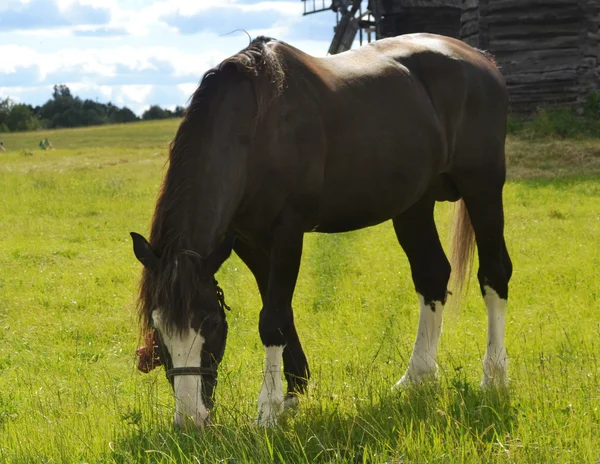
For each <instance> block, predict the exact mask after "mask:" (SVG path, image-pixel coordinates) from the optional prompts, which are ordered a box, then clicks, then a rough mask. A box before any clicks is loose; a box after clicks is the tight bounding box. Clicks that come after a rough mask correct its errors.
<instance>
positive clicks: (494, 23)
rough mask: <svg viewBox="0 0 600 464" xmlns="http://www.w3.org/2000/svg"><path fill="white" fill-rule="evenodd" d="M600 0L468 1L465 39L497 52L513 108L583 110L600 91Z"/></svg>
mask: <svg viewBox="0 0 600 464" xmlns="http://www.w3.org/2000/svg"><path fill="white" fill-rule="evenodd" d="M599 25H600V0H463V9H462V17H461V26H460V37H461V38H462V39H463V40H464V41H465V42H467V43H469V44H470V45H473V46H475V47H478V48H481V49H484V50H487V51H489V52H490V53H492V54H493V55H494V56H495V58H496V61H497V63H498V65H499V66H500V68H501V70H502V72H503V74H504V76H505V78H506V83H507V86H508V89H509V94H510V99H511V109H512V111H515V112H521V113H530V112H532V111H534V110H535V109H536V108H537V107H539V106H572V107H576V108H582V107H583V105H584V103H585V101H586V99H587V97H588V95H589V94H590V92H592V91H597V92H598V91H600V68H599V64H600V63H599V57H600V37H599Z"/></svg>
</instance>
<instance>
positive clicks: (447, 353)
mask: <svg viewBox="0 0 600 464" xmlns="http://www.w3.org/2000/svg"><path fill="white" fill-rule="evenodd" d="M176 125H177V122H176V121H166V122H157V123H139V124H131V125H124V126H112V127H99V128H90V129H77V130H65V131H49V132H47V135H48V136H49V137H50V140H51V141H52V143H53V144H54V146H55V147H57V148H58V149H57V150H56V151H53V152H42V151H40V150H39V149H37V148H35V147H37V142H38V141H39V139H40V138H41V137H42V135H46V134H8V135H4V134H3V141H4V144H5V146H6V147H7V148H8V149H10V150H12V151H11V152H10V153H0V462H3V463H4V462H6V463H13V462H15V463H21V462H23V463H25V462H51V463H70V462H90V463H92V462H94V463H95V462H118V463H124V462H165V463H167V462H193V463H195V462H206V463H216V462H228V463H242V462H249V463H250V462H252V463H257V462H260V463H273V462H277V463H284V462H285V463H299V462H353V463H363V462H364V463H413V462H443V463H454V462H456V463H462V462H485V463H492V462H517V463H540V462H552V463H584V462H585V463H599V462H600V317H599V313H598V311H599V303H600V284H599V282H600V279H599V272H598V269H600V246H599V245H598V243H599V242H600V142H599V141H597V140H596V141H594V140H585V139H584V140H572V139H567V140H556V139H543V140H532V139H525V138H522V139H519V138H511V139H510V140H509V144H508V159H509V165H510V173H509V174H510V180H509V182H508V184H507V186H506V189H505V205H506V223H507V224H506V227H507V230H506V234H507V242H508V247H509V251H510V252H511V254H512V259H513V262H514V266H515V271H514V275H513V279H512V282H511V294H510V299H509V314H508V320H507V335H506V337H507V338H506V343H507V349H508V352H509V356H510V359H509V377H510V380H511V383H510V388H509V390H508V392H507V394H506V395H504V394H500V393H494V392H487V393H484V392H481V391H480V390H479V388H478V385H479V380H480V377H481V359H482V357H483V353H484V351H485V337H486V316H485V308H484V305H483V301H482V299H481V298H480V296H479V293H478V285H477V284H476V280H475V279H474V276H473V279H472V280H471V285H470V288H469V291H468V295H467V298H466V300H465V301H464V304H463V305H462V306H461V307H460V308H459V309H454V310H447V311H446V314H445V320H444V331H443V334H442V341H441V346H440V358H439V364H440V378H439V382H438V383H437V385H431V386H427V387H426V388H423V389H412V390H407V391H404V392H401V393H392V392H391V391H390V387H391V386H392V385H393V384H394V383H395V382H396V381H397V380H398V379H399V378H400V376H401V375H402V374H403V373H404V370H405V368H406V365H407V362H408V358H409V356H410V353H411V350H412V344H413V341H414V336H415V331H416V324H417V317H418V309H417V307H418V305H417V299H416V295H415V293H414V290H413V287H412V282H411V279H410V272H409V267H408V262H407V260H406V257H405V255H404V254H403V253H402V251H401V249H400V247H399V246H398V244H397V243H396V239H395V237H394V234H393V230H392V227H391V224H389V223H386V224H383V225H381V226H378V227H374V228H371V229H367V230H361V231H357V232H353V233H347V234H340V235H332V236H326V235H318V234H310V235H308V236H307V238H306V247H305V254H304V256H303V261H302V268H301V271H300V278H299V282H298V286H297V291H296V295H295V301H294V307H295V309H296V321H297V326H298V330H299V332H300V336H301V339H302V341H303V344H304V346H305V349H306V352H307V355H308V358H309V362H310V364H311V368H312V373H313V379H312V383H311V388H310V391H309V393H308V395H307V396H306V397H304V398H302V401H301V405H300V407H299V408H298V410H297V411H296V412H295V413H294V414H288V415H287V416H286V417H284V418H283V420H282V422H281V426H280V427H278V428H276V429H274V430H263V429H259V428H257V427H256V426H255V424H254V419H255V414H256V400H257V398H258V393H259V390H260V384H261V381H262V374H261V372H262V365H263V361H264V354H263V349H262V346H261V343H260V339H259V336H258V331H257V324H258V312H259V310H260V303H259V297H258V292H257V290H256V285H255V283H254V280H253V278H252V276H251V275H250V273H249V271H248V270H247V269H246V268H245V267H244V266H243V265H242V264H241V262H240V260H239V259H238V258H237V257H236V256H233V257H232V258H231V259H230V260H229V261H228V262H227V263H226V264H225V265H224V266H223V269H222V270H221V271H220V274H219V275H218V279H219V281H220V283H221V285H222V287H223V288H224V290H225V294H226V298H227V302H228V304H229V305H230V306H231V307H232V308H233V309H232V311H231V312H230V313H229V314H228V320H229V325H230V331H229V333H230V335H229V340H228V346H227V350H226V354H225V359H224V361H223V364H222V366H221V370H220V384H219V387H218V389H217V398H216V404H217V408H216V410H215V411H214V422H215V425H214V426H213V427H211V428H209V429H206V430H202V431H200V432H197V433H183V432H179V431H176V430H174V429H173V428H172V426H171V420H172V408H173V399H172V396H171V390H170V386H169V385H168V383H167V381H166V379H165V377H164V371H163V370H162V369H157V370H156V371H154V372H152V373H151V374H148V375H144V374H141V373H139V372H138V371H137V370H136V368H135V348H136V346H137V344H138V334H137V330H136V320H135V315H134V311H133V309H134V300H135V296H136V288H137V282H138V277H139V273H140V265H139V263H138V261H137V260H135V258H134V256H133V253H132V251H131V243H130V238H129V235H128V233H129V231H131V230H135V231H138V232H141V233H144V234H146V233H147V231H148V228H149V222H150V218H151V214H152V210H153V207H154V202H155V199H156V192H157V189H158V186H159V183H160V180H161V177H162V175H163V173H164V169H165V160H166V154H167V146H168V142H169V140H170V139H171V137H172V136H173V135H174V131H175V129H176ZM451 212H452V206H451V205H448V204H441V205H439V207H438V208H437V210H436V214H437V216H438V224H439V228H440V232H441V236H442V238H443V239H444V243H445V245H446V243H447V240H446V238H447V237H448V233H449V229H448V227H449V224H450V217H451Z"/></svg>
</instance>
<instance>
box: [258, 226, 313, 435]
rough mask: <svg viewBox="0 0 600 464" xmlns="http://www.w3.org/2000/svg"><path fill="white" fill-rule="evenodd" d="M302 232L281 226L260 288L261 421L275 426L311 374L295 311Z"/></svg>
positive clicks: (272, 246)
mask: <svg viewBox="0 0 600 464" xmlns="http://www.w3.org/2000/svg"><path fill="white" fill-rule="evenodd" d="M303 235H304V234H303V232H302V231H301V230H299V229H294V228H291V227H287V228H284V227H281V228H279V230H278V231H277V233H276V234H275V236H274V237H273V241H272V243H271V247H270V253H269V272H268V283H267V285H266V288H263V289H262V290H261V294H262V296H263V309H262V311H261V312H260V321H259V331H260V338H261V340H262V343H263V345H264V347H265V355H266V364H265V371H264V381H263V385H262V388H261V392H260V396H259V399H258V423H259V424H260V425H263V426H272V425H274V424H275V423H276V421H277V418H278V417H279V415H280V414H281V413H282V412H283V409H284V406H285V405H291V404H293V403H295V401H296V395H297V394H299V393H302V392H304V391H305V390H306V384H307V381H308V377H309V370H308V363H307V361H306V356H305V354H304V351H303V350H302V346H301V345H300V340H299V338H298V334H297V332H296V327H295V325H294V314H293V311H292V297H293V294H294V288H295V286H296V279H297V278H298V271H299V269H300V260H301V256H302V240H303ZM255 275H256V274H255ZM258 280H259V279H258V278H257V281H258ZM260 287H261V285H260V283H259V288H260ZM282 361H283V365H284V366H283V367H284V370H285V376H286V380H287V383H288V394H287V397H285V398H284V394H283V385H282V380H281V363H282Z"/></svg>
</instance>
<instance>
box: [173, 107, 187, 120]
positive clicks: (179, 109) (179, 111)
mask: <svg viewBox="0 0 600 464" xmlns="http://www.w3.org/2000/svg"><path fill="white" fill-rule="evenodd" d="M184 113H185V108H184V107H183V106H176V107H175V111H173V114H174V115H175V117H177V118H182V117H183V114H184Z"/></svg>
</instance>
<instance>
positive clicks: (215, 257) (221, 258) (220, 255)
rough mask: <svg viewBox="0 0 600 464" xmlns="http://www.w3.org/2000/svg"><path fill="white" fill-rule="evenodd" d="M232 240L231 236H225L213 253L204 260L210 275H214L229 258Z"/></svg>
mask: <svg viewBox="0 0 600 464" xmlns="http://www.w3.org/2000/svg"><path fill="white" fill-rule="evenodd" d="M234 240H235V238H234V237H233V235H226V236H225V237H223V240H222V241H221V243H219V246H218V247H217V248H216V250H215V251H213V252H212V253H211V254H210V255H209V256H208V258H207V259H206V267H207V269H208V270H209V271H210V273H211V274H212V275H214V274H216V273H217V271H218V270H219V268H220V267H221V264H223V263H224V262H225V260H227V258H229V256H231V250H233V241H234Z"/></svg>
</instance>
